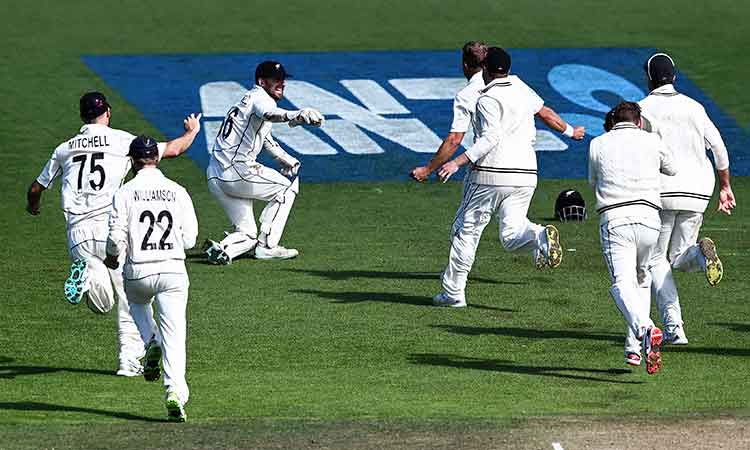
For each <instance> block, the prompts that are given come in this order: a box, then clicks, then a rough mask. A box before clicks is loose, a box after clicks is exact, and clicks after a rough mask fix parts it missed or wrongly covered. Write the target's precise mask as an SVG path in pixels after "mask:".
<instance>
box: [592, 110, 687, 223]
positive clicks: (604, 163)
mask: <svg viewBox="0 0 750 450" xmlns="http://www.w3.org/2000/svg"><path fill="white" fill-rule="evenodd" d="M660 173H663V174H666V175H674V174H675V162H674V160H673V158H672V152H671V151H670V149H669V148H668V147H667V146H666V145H664V143H663V142H662V140H661V139H660V138H659V136H657V135H656V134H652V133H648V132H646V131H643V130H641V129H640V128H638V127H637V126H636V125H634V124H632V123H630V122H620V123H617V124H616V125H615V126H614V127H613V128H612V130H611V131H609V132H608V133H605V134H603V135H601V136H599V137H596V138H594V139H593V140H592V141H591V144H590V146H589V184H590V185H591V186H592V187H593V188H594V190H595V192H596V210H597V212H598V213H599V214H600V218H601V221H602V222H607V221H610V220H613V219H616V218H621V217H626V216H627V217H645V218H648V219H653V220H655V221H657V222H658V221H659V210H660V209H661V200H660V198H659V183H660Z"/></svg>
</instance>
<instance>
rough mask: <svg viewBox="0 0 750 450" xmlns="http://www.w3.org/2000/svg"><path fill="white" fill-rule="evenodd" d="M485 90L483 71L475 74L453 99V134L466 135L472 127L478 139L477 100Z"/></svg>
mask: <svg viewBox="0 0 750 450" xmlns="http://www.w3.org/2000/svg"><path fill="white" fill-rule="evenodd" d="M482 89H484V79H483V78H482V71H481V70H480V71H479V72H477V73H475V74H474V75H472V77H471V78H470V79H469V83H468V84H467V85H466V86H465V87H464V88H463V89H461V90H460V91H458V93H457V94H456V96H455V98H454V99H453V123H451V133H466V132H468V131H469V127H472V128H473V130H472V131H474V136H475V137H476V133H477V130H476V127H475V123H474V122H475V121H474V115H475V113H476V110H477V99H478V98H479V95H480V94H481V91H482Z"/></svg>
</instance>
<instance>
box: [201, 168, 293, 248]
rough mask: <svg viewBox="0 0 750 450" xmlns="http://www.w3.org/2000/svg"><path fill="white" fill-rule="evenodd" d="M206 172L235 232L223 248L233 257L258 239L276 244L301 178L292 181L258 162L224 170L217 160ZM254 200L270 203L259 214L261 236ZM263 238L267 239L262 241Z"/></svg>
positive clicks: (213, 192)
mask: <svg viewBox="0 0 750 450" xmlns="http://www.w3.org/2000/svg"><path fill="white" fill-rule="evenodd" d="M206 174H207V177H208V190H209V191H211V193H212V194H213V195H214V197H216V199H217V200H218V201H219V203H220V204H221V206H222V207H223V208H224V211H225V212H226V214H227V216H229V220H231V221H232V225H234V229H235V233H232V234H230V235H229V236H227V239H225V240H224V241H222V244H227V245H222V247H224V248H225V250H226V251H227V253H228V254H229V256H230V257H232V258H234V257H235V256H238V255H240V254H242V253H244V252H246V251H248V250H250V249H252V248H253V247H254V246H255V244H256V242H257V239H258V238H260V239H261V244H264V245H266V246H267V247H276V246H277V245H278V244H279V241H280V240H281V235H282V233H283V232H284V227H285V226H286V222H287V219H288V218H289V213H290V211H291V209H292V205H293V204H294V200H295V198H296V196H297V193H299V178H298V177H295V178H294V180H289V179H288V178H287V177H285V176H284V175H282V174H280V173H279V172H278V171H276V170H274V169H271V168H269V167H266V166H264V165H262V164H257V163H256V164H252V165H247V164H244V163H235V164H234V165H233V166H232V167H229V168H228V169H226V170H222V169H221V168H220V167H219V165H218V163H216V162H215V161H214V160H212V161H211V164H209V166H208V169H207V171H206ZM253 200H261V201H264V202H268V204H267V205H266V206H265V208H263V212H262V213H261V215H260V232H261V235H260V236H258V227H257V225H256V224H255V216H253ZM246 238H249V239H246ZM263 239H265V241H266V242H262V241H263ZM225 241H226V242H225Z"/></svg>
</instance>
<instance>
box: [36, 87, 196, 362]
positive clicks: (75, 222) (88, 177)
mask: <svg viewBox="0 0 750 450" xmlns="http://www.w3.org/2000/svg"><path fill="white" fill-rule="evenodd" d="M80 114H81V120H82V121H83V122H84V125H83V127H81V130H80V133H79V134H77V135H76V136H74V137H72V138H70V139H68V140H67V141H65V142H63V143H62V144H60V145H59V146H58V147H57V148H55V150H54V152H52V157H51V158H50V159H49V161H48V162H47V164H46V165H45V166H44V169H43V170H42V172H41V173H40V174H39V176H38V177H37V178H36V180H35V181H34V182H33V183H32V184H31V186H30V187H29V191H28V194H27V202H28V203H27V206H26V209H27V211H28V212H29V213H30V214H32V215H37V214H39V213H40V209H39V208H40V203H41V198H42V193H43V192H44V191H45V190H46V189H48V188H49V187H50V186H51V185H52V183H53V181H54V180H55V179H56V178H57V177H61V178H62V187H61V190H62V209H63V214H64V215H65V222H66V225H67V237H68V253H69V255H70V258H71V260H72V261H73V264H72V265H71V268H70V276H69V277H68V279H67V280H66V281H65V298H66V299H67V301H68V302H70V303H71V304H74V305H75V304H78V303H80V302H81V300H82V299H84V298H85V299H86V304H87V305H88V307H89V308H90V309H91V310H92V311H94V312H95V313H99V314H104V313H107V312H109V311H110V310H111V309H112V307H113V305H114V303H115V301H116V302H117V303H118V308H117V318H118V332H119V333H118V334H119V343H120V355H119V359H120V365H119V369H118V371H117V375H121V376H137V375H139V374H140V373H141V370H142V367H141V363H140V361H139V360H140V358H141V357H142V356H143V341H141V339H140V335H139V333H138V330H137V328H136V326H135V324H134V323H133V318H132V317H131V315H130V311H129V309H128V302H127V301H125V293H124V291H123V287H122V273H121V271H118V270H107V268H106V267H105V266H104V263H103V262H102V260H103V259H104V257H105V248H104V247H105V243H106V241H107V231H108V225H107V220H108V218H109V212H110V209H111V205H112V195H113V194H114V192H115V190H117V189H118V188H119V187H120V185H121V184H122V182H123V181H124V179H125V176H126V175H127V174H128V171H129V170H130V158H129V157H128V151H129V150H128V148H129V145H130V142H131V141H132V140H133V138H134V136H133V135H132V134H130V133H128V132H126V131H121V130H116V129H113V128H110V127H109V125H110V120H111V117H112V110H111V107H110V105H109V103H108V102H107V99H106V97H105V96H104V95H103V94H101V93H99V92H89V93H86V94H84V95H83V96H82V97H81V99H80ZM199 119H200V116H198V117H195V116H193V115H190V116H189V117H188V118H187V119H185V121H184V125H185V134H183V135H182V136H181V137H179V138H177V139H174V140H172V141H169V142H167V143H166V144H163V143H162V144H159V152H160V157H163V158H171V157H175V156H179V155H180V154H182V153H184V152H185V151H186V150H187V149H188V147H190V145H191V144H192V142H193V139H194V138H195V136H196V135H197V134H198V131H199V130H200V123H199Z"/></svg>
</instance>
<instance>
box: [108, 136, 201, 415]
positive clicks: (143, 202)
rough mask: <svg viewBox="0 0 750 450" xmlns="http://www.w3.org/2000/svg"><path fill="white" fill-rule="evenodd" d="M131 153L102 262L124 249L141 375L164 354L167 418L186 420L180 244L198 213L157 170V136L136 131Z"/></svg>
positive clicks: (150, 376)
mask: <svg viewBox="0 0 750 450" xmlns="http://www.w3.org/2000/svg"><path fill="white" fill-rule="evenodd" d="M129 154H130V157H131V158H132V159H133V171H134V172H135V173H136V176H135V178H133V179H132V180H130V181H129V182H127V183H125V184H124V185H123V186H122V187H121V188H120V189H119V190H117V192H115V196H114V200H113V202H112V213H111V214H110V217H109V237H108V239H107V258H106V260H105V262H106V264H107V266H108V267H110V268H115V267H117V266H118V264H119V259H120V256H121V255H126V258H125V265H124V268H123V276H124V279H125V292H126V294H127V299H128V303H129V304H130V311H131V313H132V314H133V318H134V319H135V323H136V325H137V326H138V330H139V331H140V334H141V337H142V339H143V342H148V346H147V348H146V356H145V358H144V368H143V376H144V378H145V379H146V380H147V381H155V380H157V379H159V376H160V372H161V371H160V368H159V362H160V360H161V359H162V356H163V358H164V386H165V387H166V407H167V414H168V417H169V419H170V420H174V421H178V422H184V421H185V419H186V418H187V415H186V414H185V404H186V403H187V401H188V399H189V396H190V391H189V390H188V385H187V382H186V381H185V366H186V354H185V341H186V334H187V333H186V329H187V323H186V310H187V300H188V287H189V285H190V282H189V280H188V275H187V271H186V270H185V250H187V249H190V248H192V247H193V246H194V245H195V240H196V238H197V237H198V219H196V217H195V210H194V208H193V202H192V200H191V199H190V195H188V193H187V191H186V190H185V189H184V188H183V187H182V186H180V185H179V184H177V183H175V182H174V181H171V180H170V179H168V178H167V177H165V176H164V175H163V174H162V173H161V171H160V170H159V169H158V165H159V159H160V158H159V149H158V145H157V143H156V141H154V140H153V139H151V138H150V137H147V136H138V137H137V138H135V139H133V141H132V143H131V144H130V153H129ZM153 301H156V305H157V307H158V308H157V309H158V316H159V324H158V328H157V327H156V324H155V322H154V316H153V314H154V313H153V310H152V306H151V304H152V302H153Z"/></svg>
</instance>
